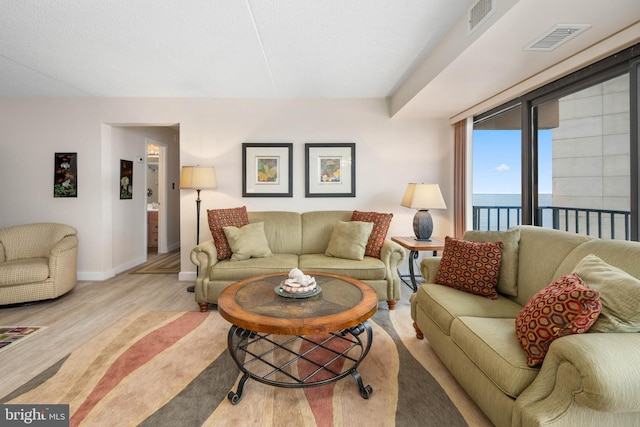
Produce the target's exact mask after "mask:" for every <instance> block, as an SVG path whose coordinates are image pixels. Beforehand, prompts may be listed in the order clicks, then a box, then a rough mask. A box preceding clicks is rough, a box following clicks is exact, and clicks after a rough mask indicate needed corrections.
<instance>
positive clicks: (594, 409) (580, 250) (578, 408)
mask: <svg viewBox="0 0 640 427" xmlns="http://www.w3.org/2000/svg"><path fill="white" fill-rule="evenodd" d="M514 229H515V230H519V241H517V240H516V260H515V263H516V264H515V272H516V274H517V296H508V295H505V294H502V293H500V294H499V296H498V299H496V300H491V299H488V298H484V297H481V296H477V295H473V294H470V293H466V292H462V291H460V290H457V289H454V288H451V287H447V286H442V285H436V284H434V279H435V276H436V272H437V270H438V267H439V262H440V259H441V257H433V258H426V259H424V260H423V261H422V263H421V271H422V274H423V277H425V279H426V283H425V284H423V285H421V286H420V287H419V289H418V291H417V293H415V294H413V295H412V298H411V309H412V312H411V316H412V318H413V320H414V321H415V325H414V326H416V331H417V334H418V337H419V338H420V337H421V335H422V334H424V336H425V337H426V338H427V339H428V341H429V343H430V345H431V347H432V348H433V349H434V351H435V352H436V353H437V354H438V356H439V357H440V359H441V360H442V361H443V362H444V364H445V365H446V366H447V368H448V369H449V370H450V371H451V373H452V374H453V376H454V377H455V378H456V379H457V381H458V382H459V383H460V384H461V385H462V387H463V388H464V389H465V390H466V391H467V392H468V393H469V395H470V396H471V398H472V399H473V400H474V401H475V402H476V403H477V404H478V406H479V407H480V408H481V409H482V411H484V413H485V414H486V415H487V416H488V417H489V418H490V419H491V421H492V422H493V423H494V424H495V425H497V426H499V427H502V426H514V427H519V426H527V427H528V426H541V425H544V426H547V425H548V426H616V427H619V426H638V425H640V334H638V333H629V332H631V331H634V330H635V331H637V330H638V329H637V321H638V319H637V315H638V313H640V297H639V294H638V292H637V290H638V289H640V284H639V283H638V282H637V278H640V244H639V243H637V242H626V241H611V240H599V239H594V238H590V237H587V236H583V235H577V234H571V233H566V232H561V231H556V230H549V229H544V228H540V227H532V226H522V227H515V228H514ZM590 254H593V255H595V256H597V257H599V258H600V259H601V260H602V261H604V262H605V263H607V264H609V265H612V266H615V267H618V268H619V269H621V270H624V272H621V273H622V274H623V275H625V276H626V274H625V272H626V273H628V274H629V275H631V276H632V277H630V278H629V279H630V281H631V282H633V283H631V285H632V287H631V288H629V289H631V290H632V291H631V292H626V291H625V292H623V294H624V296H621V295H620V294H618V295H617V298H618V299H619V300H618V301H613V298H611V297H606V296H605V295H609V294H606V293H605V291H602V292H601V293H600V298H601V301H602V304H603V312H602V313H601V314H600V317H599V318H598V321H597V322H599V321H600V319H601V318H602V317H603V315H604V305H605V303H606V304H607V305H610V306H615V304H617V303H620V302H621V301H620V300H624V299H626V300H627V303H626V304H627V306H628V307H627V308H629V307H631V311H632V312H635V313H632V315H633V316H636V318H635V319H632V320H633V321H635V322H636V325H634V326H633V327H636V329H633V328H632V327H631V326H632V325H631V324H632V323H633V322H631V321H630V323H629V324H626V325H623V326H624V327H625V328H626V327H629V328H628V329H627V333H598V332H593V329H595V325H596V324H597V322H596V324H594V326H593V327H592V329H591V331H590V332H588V333H585V334H578V335H569V336H565V337H562V338H559V339H556V340H555V341H553V342H552V343H551V345H550V347H549V351H548V353H547V354H546V357H545V358H544V361H543V362H542V364H541V365H540V367H530V366H528V365H527V358H526V353H525V351H524V350H523V348H522V347H521V345H520V343H519V342H518V339H517V337H516V332H515V318H516V317H517V316H518V313H519V312H520V310H522V308H523V306H524V305H525V304H526V303H527V302H528V301H529V299H530V298H531V297H532V296H533V295H534V294H536V293H537V292H538V291H539V290H540V289H542V288H544V287H546V286H547V285H549V284H550V283H551V282H553V281H554V280H555V279H557V278H558V277H560V276H561V275H566V274H569V273H571V272H573V271H574V269H576V272H577V273H578V274H579V275H580V274H583V272H584V275H585V277H588V278H589V280H587V279H584V282H585V283H586V284H587V285H588V286H590V287H591V286H594V287H595V284H594V283H595V282H593V283H590V282H591V281H592V276H593V274H592V273H589V274H587V270H586V269H585V268H581V267H580V266H582V265H584V264H583V263H584V261H582V260H583V259H591V258H592V257H588V258H585V257H586V256H587V255H590ZM503 261H504V257H503ZM512 261H513V260H512ZM579 263H580V264H579ZM607 264H605V265H607ZM605 274H606V276H604V275H603V276H602V277H601V279H602V278H606V280H602V282H604V283H605V284H606V282H607V281H609V280H611V282H610V283H609V284H606V286H613V284H614V283H615V286H616V287H618V284H619V283H621V282H618V281H613V278H614V277H617V276H613V275H612V276H609V275H608V270H605ZM500 275H502V270H500ZM627 277H628V276H627ZM625 286H627V285H625ZM621 287H622V285H620V288H621ZM596 289H601V288H596ZM609 289H615V288H609ZM625 289H627V288H625ZM607 298H609V300H607ZM624 304H625V303H624V302H623V305H624ZM623 323H624V322H623ZM425 398H426V399H428V396H425Z"/></svg>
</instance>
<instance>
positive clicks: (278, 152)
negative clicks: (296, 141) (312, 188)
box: [242, 142, 293, 197]
mask: <svg viewBox="0 0 640 427" xmlns="http://www.w3.org/2000/svg"><path fill="white" fill-rule="evenodd" d="M292 154H293V143H267V142H264V143H252V142H245V143H243V144H242V197H293V156H292Z"/></svg>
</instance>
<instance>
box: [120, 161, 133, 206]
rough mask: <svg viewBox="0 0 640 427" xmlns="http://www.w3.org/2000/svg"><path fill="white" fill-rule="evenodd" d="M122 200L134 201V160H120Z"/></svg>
mask: <svg viewBox="0 0 640 427" xmlns="http://www.w3.org/2000/svg"><path fill="white" fill-rule="evenodd" d="M120 199H122V200H129V199H133V160H122V159H121V160H120Z"/></svg>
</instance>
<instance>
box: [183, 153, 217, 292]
mask: <svg viewBox="0 0 640 427" xmlns="http://www.w3.org/2000/svg"><path fill="white" fill-rule="evenodd" d="M217 186H218V182H217V180H216V169H215V168H214V167H213V166H183V167H182V173H181V174H180V189H185V190H186V189H189V190H196V191H197V197H196V245H199V244H200V202H201V200H200V190H207V189H212V188H216V187H217ZM197 276H198V267H197V266H196V277H197ZM194 290H195V286H193V285H191V286H189V287H188V288H187V291H189V292H194Z"/></svg>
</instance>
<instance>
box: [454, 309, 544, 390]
mask: <svg viewBox="0 0 640 427" xmlns="http://www.w3.org/2000/svg"><path fill="white" fill-rule="evenodd" d="M514 321H515V320H514V318H491V317H486V318H483V317H460V318H458V319H456V320H455V322H453V325H452V326H451V339H452V340H453V341H454V342H455V343H456V344H457V345H458V347H460V349H461V350H462V351H463V352H464V353H465V354H466V355H467V356H469V359H470V360H471V361H472V362H473V363H475V364H476V366H478V368H480V370H481V371H482V372H484V373H485V375H486V376H487V377H488V378H489V379H490V380H491V381H492V382H493V383H494V384H495V385H496V387H498V388H499V389H500V390H501V391H502V392H503V393H505V394H507V395H509V396H511V397H513V398H517V397H518V396H519V395H520V393H521V392H522V391H523V390H524V389H525V388H527V387H528V386H529V385H530V384H531V383H532V382H533V380H534V379H535V378H536V376H537V374H538V371H539V369H537V368H532V367H530V366H528V365H527V357H526V354H525V353H524V352H523V351H522V347H520V345H519V344H518V340H517V339H516V334H515V329H514V327H513V324H514Z"/></svg>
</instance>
